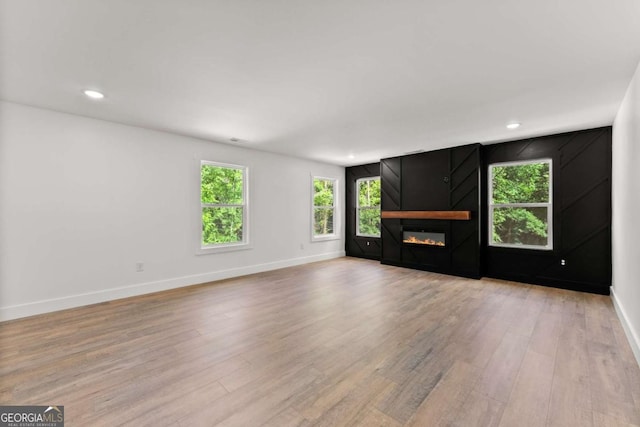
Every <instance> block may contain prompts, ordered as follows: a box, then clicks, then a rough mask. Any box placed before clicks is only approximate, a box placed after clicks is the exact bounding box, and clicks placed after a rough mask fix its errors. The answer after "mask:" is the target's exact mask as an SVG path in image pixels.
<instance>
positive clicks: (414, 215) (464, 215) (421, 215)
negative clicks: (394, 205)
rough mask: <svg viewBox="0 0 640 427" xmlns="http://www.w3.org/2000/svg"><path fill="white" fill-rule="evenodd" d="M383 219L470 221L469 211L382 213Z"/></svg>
mask: <svg viewBox="0 0 640 427" xmlns="http://www.w3.org/2000/svg"><path fill="white" fill-rule="evenodd" d="M381 216H382V218H383V219H453V220H463V221H464V220H470V219H471V211H382V214H381Z"/></svg>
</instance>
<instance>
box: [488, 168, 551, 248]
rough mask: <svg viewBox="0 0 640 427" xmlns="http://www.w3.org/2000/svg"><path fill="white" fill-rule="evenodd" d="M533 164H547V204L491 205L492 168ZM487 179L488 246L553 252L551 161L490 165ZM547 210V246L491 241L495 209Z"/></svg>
mask: <svg viewBox="0 0 640 427" xmlns="http://www.w3.org/2000/svg"><path fill="white" fill-rule="evenodd" d="M533 163H547V164H548V165H549V201H548V202H547V203H492V201H493V168H494V167H502V166H522V165H528V164H533ZM488 177H489V182H488V183H489V185H488V187H489V191H488V193H489V194H488V195H489V201H488V202H489V203H488V205H489V218H488V220H489V227H488V229H489V236H488V242H489V246H494V247H501V248H516V249H534V250H541V251H550V250H553V161H552V159H550V158H543V159H535V160H525V161H516V162H502V163H492V164H490V165H489V170H488ZM536 207H546V208H547V244H546V245H545V246H542V245H518V244H513V243H500V242H494V241H493V211H494V209H495V208H536Z"/></svg>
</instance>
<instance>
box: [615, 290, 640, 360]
mask: <svg viewBox="0 0 640 427" xmlns="http://www.w3.org/2000/svg"><path fill="white" fill-rule="evenodd" d="M610 289H611V300H612V301H613V306H614V307H615V309H616V313H617V314H618V318H619V319H620V323H621V324H622V329H624V333H625V334H626V336H627V340H628V341H629V345H630V346H631V351H633V355H634V356H635V357H636V362H638V366H640V334H639V333H638V331H636V330H635V329H634V328H633V325H632V324H631V322H629V317H628V316H627V312H626V311H625V309H624V307H623V306H622V304H621V303H620V300H619V299H618V297H617V296H616V293H615V291H614V289H613V286H611V288H610Z"/></svg>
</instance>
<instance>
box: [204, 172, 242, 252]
mask: <svg viewBox="0 0 640 427" xmlns="http://www.w3.org/2000/svg"><path fill="white" fill-rule="evenodd" d="M243 192H244V169H241V168H234V167H224V166H217V165H211V164H202V166H201V167H200V198H201V204H202V245H203V246H210V245H215V244H220V243H239V242H242V241H243V229H244V209H245V208H244V194H243Z"/></svg>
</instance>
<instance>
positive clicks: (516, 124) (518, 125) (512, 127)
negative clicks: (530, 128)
mask: <svg viewBox="0 0 640 427" xmlns="http://www.w3.org/2000/svg"><path fill="white" fill-rule="evenodd" d="M519 127H520V123H509V124H508V125H507V129H518V128H519Z"/></svg>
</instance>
